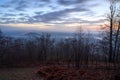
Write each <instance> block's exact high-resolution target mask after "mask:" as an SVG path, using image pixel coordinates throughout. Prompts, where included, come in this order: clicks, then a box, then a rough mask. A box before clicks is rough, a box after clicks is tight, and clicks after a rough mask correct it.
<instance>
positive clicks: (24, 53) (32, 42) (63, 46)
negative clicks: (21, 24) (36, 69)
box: [0, 32, 95, 68]
mask: <svg viewBox="0 0 120 80" xmlns="http://www.w3.org/2000/svg"><path fill="white" fill-rule="evenodd" d="M90 41H91V40H90V39H89V37H85V36H83V34H81V33H78V34H77V35H75V37H74V38H71V39H62V40H60V41H56V40H55V39H54V38H51V35H50V34H42V35H41V36H38V37H34V36H29V39H19V38H18V39H15V38H11V37H5V36H4V35H3V34H2V32H0V66H3V65H7V66H12V65H16V64H21V63H32V64H36V63H40V64H45V63H52V62H55V63H57V64H58V63H60V62H65V63H68V67H70V65H74V66H75V67H77V68H79V67H80V63H85V64H88V61H89V60H90V58H91V57H90V56H91V55H93V52H94V51H93V50H94V47H95V44H93V43H92V42H90ZM92 57H93V56H92Z"/></svg>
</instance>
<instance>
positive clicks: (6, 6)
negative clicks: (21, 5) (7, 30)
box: [0, 4, 11, 8]
mask: <svg viewBox="0 0 120 80" xmlns="http://www.w3.org/2000/svg"><path fill="white" fill-rule="evenodd" d="M0 7H2V8H9V7H11V6H10V5H8V4H4V5H0Z"/></svg>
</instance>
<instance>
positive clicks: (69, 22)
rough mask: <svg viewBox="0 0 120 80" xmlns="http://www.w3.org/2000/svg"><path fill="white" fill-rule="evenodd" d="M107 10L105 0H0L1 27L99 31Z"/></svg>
mask: <svg viewBox="0 0 120 80" xmlns="http://www.w3.org/2000/svg"><path fill="white" fill-rule="evenodd" d="M118 2H119V0H118ZM108 11H109V3H108V1H107V0H0V28H1V29H3V30H13V29H15V30H17V29H18V30H19V29H21V30H26V29H29V30H41V31H57V32H74V31H76V30H77V29H79V27H81V26H82V29H84V30H86V31H98V30H99V29H100V26H101V25H103V24H104V23H105V21H106V14H107V13H108Z"/></svg>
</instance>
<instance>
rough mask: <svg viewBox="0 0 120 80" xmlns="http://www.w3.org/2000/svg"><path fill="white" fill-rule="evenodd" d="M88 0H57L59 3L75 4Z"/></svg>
mask: <svg viewBox="0 0 120 80" xmlns="http://www.w3.org/2000/svg"><path fill="white" fill-rule="evenodd" d="M86 1H88V0H58V3H59V4H60V5H75V4H83V3H85V2H86Z"/></svg>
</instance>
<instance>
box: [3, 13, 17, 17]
mask: <svg viewBox="0 0 120 80" xmlns="http://www.w3.org/2000/svg"><path fill="white" fill-rule="evenodd" d="M3 16H5V17H8V16H16V14H12V13H4V14H3Z"/></svg>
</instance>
